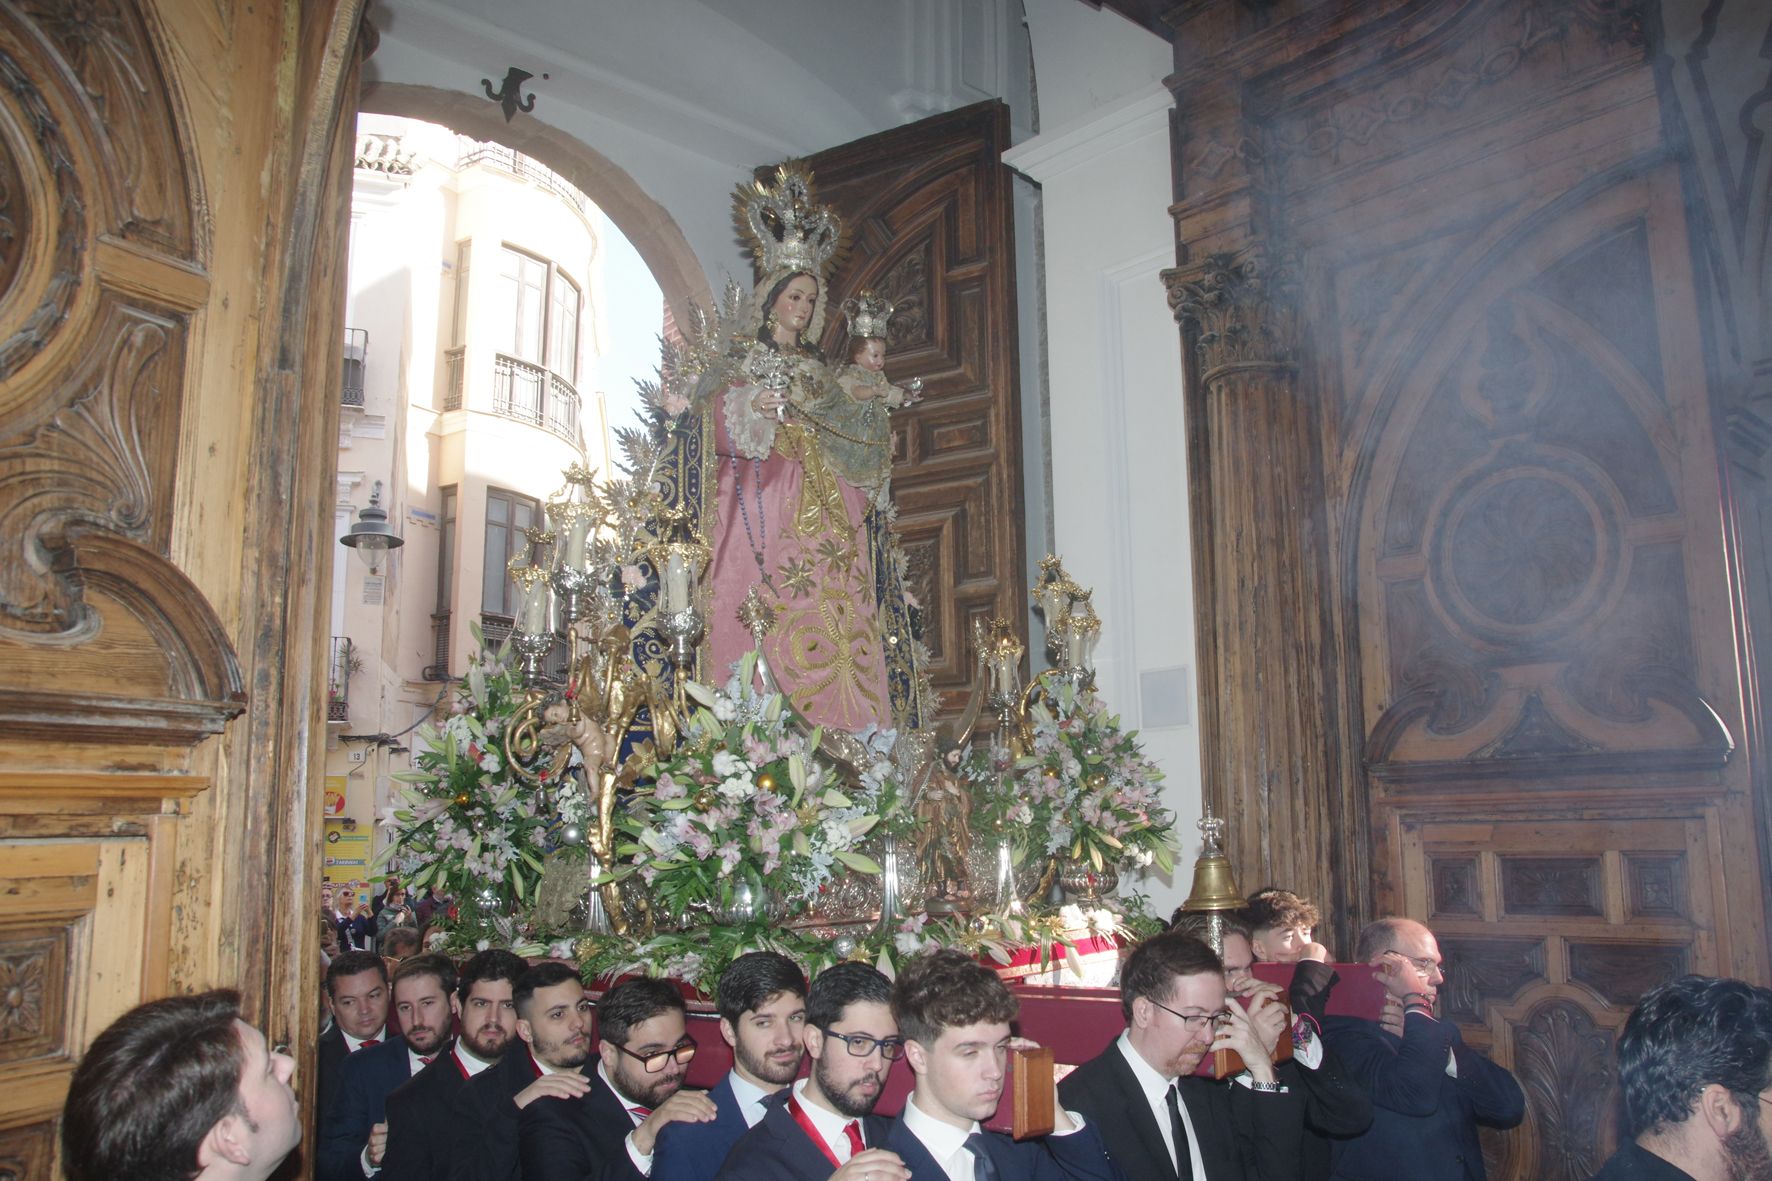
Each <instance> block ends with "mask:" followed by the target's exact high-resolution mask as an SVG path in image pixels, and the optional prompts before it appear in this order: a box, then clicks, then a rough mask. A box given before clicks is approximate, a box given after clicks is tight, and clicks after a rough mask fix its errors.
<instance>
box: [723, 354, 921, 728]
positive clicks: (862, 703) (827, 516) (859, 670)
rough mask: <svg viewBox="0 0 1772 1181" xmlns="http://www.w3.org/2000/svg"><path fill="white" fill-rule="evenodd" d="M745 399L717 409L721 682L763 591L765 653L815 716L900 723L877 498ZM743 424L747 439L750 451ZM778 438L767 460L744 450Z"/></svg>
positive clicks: (798, 427) (804, 433) (803, 436)
mask: <svg viewBox="0 0 1772 1181" xmlns="http://www.w3.org/2000/svg"><path fill="white" fill-rule="evenodd" d="M806 364H807V365H809V366H810V365H813V364H816V362H810V361H808V362H806ZM821 368H822V367H821ZM745 392H746V391H745V390H743V389H741V390H739V391H737V392H736V394H735V395H734V396H731V397H729V396H728V394H729V393H732V391H727V392H723V393H722V394H721V395H720V396H719V397H718V398H716V399H715V405H714V406H713V407H712V415H713V420H714V433H715V452H716V454H715V456H714V462H715V463H716V464H717V465H718V468H719V478H718V483H717V491H716V506H717V508H716V511H717V513H718V520H717V522H716V524H715V527H714V530H713V533H714V553H713V560H712V563H711V565H710V567H709V583H710V585H711V587H712V592H713V610H712V615H713V621H712V628H711V630H712V639H711V643H712V650H713V660H714V676H715V678H716V679H718V680H724V679H725V675H726V673H727V671H728V670H729V669H730V667H731V665H732V663H733V662H734V661H736V660H738V659H739V658H740V657H741V656H743V655H744V654H745V653H746V652H748V651H749V650H750V648H751V635H750V633H749V631H747V630H746V629H745V627H744V625H743V624H742V623H740V622H739V619H738V607H739V604H740V603H741V602H743V601H744V597H745V595H746V593H747V592H748V591H749V590H750V589H751V587H752V585H754V584H755V585H759V586H760V589H761V591H762V594H763V597H764V599H765V601H767V602H768V603H769V604H770V606H772V607H773V608H774V609H775V612H776V620H775V626H774V627H773V629H771V631H770V633H769V635H768V636H767V637H766V638H765V639H764V644H763V652H764V655H765V656H766V657H767V658H768V661H769V666H770V668H771V669H772V670H773V671H774V673H775V678H776V680H777V682H778V683H779V684H780V685H781V687H782V689H783V690H784V691H785V692H786V693H787V694H788V696H789V697H790V698H791V699H792V701H793V703H794V705H795V707H796V708H798V709H799V711H800V712H801V713H802V714H803V715H805V717H806V718H807V720H809V721H810V722H812V723H813V724H814V725H819V726H826V727H831V728H835V729H840V730H848V731H857V730H862V729H865V728H866V727H867V726H869V725H870V724H872V725H879V726H883V727H885V726H891V725H892V704H891V698H890V696H889V695H888V693H887V687H886V660H885V655H884V652H883V651H882V644H883V640H882V638H881V635H880V623H879V612H878V610H877V607H876V599H875V590H874V586H875V582H874V571H873V569H872V563H871V561H870V559H869V554H868V544H867V535H866V532H865V529H864V525H863V522H864V520H865V514H866V511H867V507H868V497H867V494H866V493H865V492H863V491H862V490H861V489H859V488H856V487H854V486H852V485H850V484H848V483H845V482H844V481H843V480H842V479H841V478H840V477H838V475H837V474H836V472H835V470H834V469H833V468H832V467H831V465H830V463H829V462H828V460H827V458H826V457H825V455H824V451H823V448H822V447H821V446H820V444H819V440H818V436H817V434H816V432H815V431H814V430H813V429H812V428H811V427H809V426H807V425H805V424H804V423H802V422H797V421H795V420H794V419H793V418H790V419H789V420H788V422H787V423H786V424H785V425H777V424H776V423H775V421H774V420H773V419H769V420H767V421H764V420H762V419H760V418H759V417H758V416H757V415H755V414H754V413H753V412H751V411H750V410H749V408H748V402H747V401H746V400H745V398H744V397H743V396H742V395H744V394H745ZM751 392H754V391H751ZM734 424H737V425H738V428H739V429H740V431H742V432H744V434H745V436H746V440H747V442H746V444H745V445H744V446H742V447H741V446H740V445H739V444H737V443H735V442H734V439H733V425H734ZM771 431H773V445H772V446H770V447H769V449H768V457H767V458H764V459H756V458H747V456H746V455H745V454H741V451H746V452H749V454H750V455H752V456H754V455H756V454H757V453H758V451H760V450H761V449H762V446H763V445H764V443H765V441H766V440H767V439H768V437H769V435H770V433H771Z"/></svg>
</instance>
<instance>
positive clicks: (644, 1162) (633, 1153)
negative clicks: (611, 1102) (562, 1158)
mask: <svg viewBox="0 0 1772 1181" xmlns="http://www.w3.org/2000/svg"><path fill="white" fill-rule="evenodd" d="M597 1077H598V1078H600V1079H602V1080H603V1085H604V1086H606V1087H608V1088H609V1092H610V1094H612V1095H614V1096H615V1101H616V1102H617V1103H620V1104H621V1107H622V1110H623V1111H625V1112H627V1113H628V1118H629V1119H631V1120H633V1121H634V1126H635V1127H636V1128H637V1127H639V1126H640V1125H641V1124H643V1123H645V1122H646V1117H645V1116H643V1115H641V1114H640V1113H639V1112H637V1111H635V1110H634V1108H635V1106H636V1104H635V1103H634V1101H633V1100H632V1099H629V1098H628V1097H627V1096H626V1095H624V1094H622V1093H621V1090H620V1088H618V1087H617V1086H616V1085H615V1082H614V1080H613V1079H611V1078H610V1077H609V1072H608V1071H606V1070H604V1069H603V1063H602V1062H601V1061H599V1062H598V1063H597ZM622 1143H623V1144H624V1145H626V1146H627V1150H628V1159H629V1160H631V1161H633V1162H634V1167H635V1168H636V1169H639V1170H640V1175H641V1176H643V1177H650V1176H652V1153H650V1152H641V1151H640V1150H639V1149H638V1148H636V1147H634V1134H633V1133H632V1132H629V1133H628V1134H627V1138H626V1139H624V1140H623V1141H622ZM657 1147H658V1145H657V1144H656V1143H655V1144H654V1145H653V1148H655V1149H656V1148H657Z"/></svg>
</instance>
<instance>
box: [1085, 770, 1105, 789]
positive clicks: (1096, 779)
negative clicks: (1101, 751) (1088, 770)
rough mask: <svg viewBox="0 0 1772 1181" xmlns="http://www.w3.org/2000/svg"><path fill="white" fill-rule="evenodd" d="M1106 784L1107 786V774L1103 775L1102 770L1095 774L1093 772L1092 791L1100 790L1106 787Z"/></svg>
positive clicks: (1090, 782) (1090, 781)
mask: <svg viewBox="0 0 1772 1181" xmlns="http://www.w3.org/2000/svg"><path fill="white" fill-rule="evenodd" d="M1106 786H1107V776H1106V775H1103V774H1102V773H1101V772H1100V771H1097V772H1096V773H1095V774H1093V775H1091V776H1090V777H1089V790H1090V791H1100V790H1101V789H1102V788H1104V787H1106Z"/></svg>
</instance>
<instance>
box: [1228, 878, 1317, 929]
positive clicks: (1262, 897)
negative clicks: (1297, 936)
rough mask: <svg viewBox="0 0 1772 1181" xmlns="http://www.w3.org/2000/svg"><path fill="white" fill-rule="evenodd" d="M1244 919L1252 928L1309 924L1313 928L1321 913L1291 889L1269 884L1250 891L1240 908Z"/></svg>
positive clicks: (1307, 925)
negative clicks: (1260, 888)
mask: <svg viewBox="0 0 1772 1181" xmlns="http://www.w3.org/2000/svg"><path fill="white" fill-rule="evenodd" d="M1243 921H1244V922H1246V923H1248V924H1249V929H1250V930H1251V931H1271V930H1273V929H1275V928H1276V927H1308V928H1310V929H1312V930H1315V929H1316V926H1317V924H1318V923H1320V922H1322V921H1323V916H1322V915H1320V914H1318V913H1317V908H1316V907H1315V906H1314V905H1312V904H1311V903H1310V902H1309V901H1307V900H1306V899H1304V898H1300V897H1299V896H1298V895H1297V894H1294V893H1293V892H1292V891H1290V890H1282V889H1280V888H1278V887H1277V886H1269V887H1267V888H1266V889H1264V890H1257V891H1256V892H1255V893H1253V894H1251V895H1249V904H1248V905H1247V906H1245V907H1244V908H1243Z"/></svg>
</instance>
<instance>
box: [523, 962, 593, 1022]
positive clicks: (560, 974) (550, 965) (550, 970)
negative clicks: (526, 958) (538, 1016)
mask: <svg viewBox="0 0 1772 1181" xmlns="http://www.w3.org/2000/svg"><path fill="white" fill-rule="evenodd" d="M568 980H572V981H575V982H576V981H577V980H578V970H577V969H576V968H574V967H573V966H572V965H571V964H563V963H561V962H560V961H559V960H545V961H543V962H542V963H539V964H536V965H535V966H534V967H533V968H529V969H527V970H525V971H524V973H523V974H522V975H521V976H519V977H517V983H515V984H513V985H511V1003H512V1004H514V1005H516V1006H517V1016H519V1017H521V1018H523V1020H525V1021H527V1020H529V1013H528V1009H529V1000H530V998H531V997H533V996H534V995H535V992H536V989H538V988H553V987H554V986H555V985H557V984H564V983H566V982H567V981H568Z"/></svg>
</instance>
